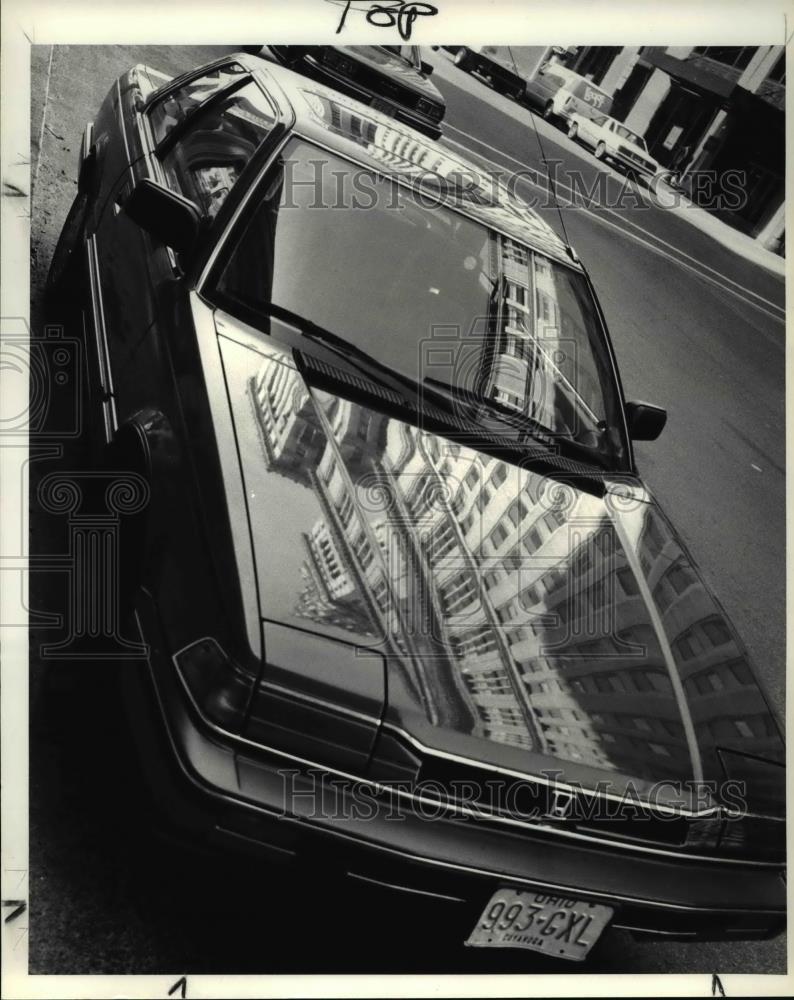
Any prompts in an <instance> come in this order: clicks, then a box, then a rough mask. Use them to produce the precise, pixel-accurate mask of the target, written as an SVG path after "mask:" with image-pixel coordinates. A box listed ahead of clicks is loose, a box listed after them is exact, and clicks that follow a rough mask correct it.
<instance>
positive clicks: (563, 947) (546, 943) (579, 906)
mask: <svg viewBox="0 0 794 1000" xmlns="http://www.w3.org/2000/svg"><path fill="white" fill-rule="evenodd" d="M613 912H614V911H613V909H612V907H611V906H602V905H601V904H600V903H585V902H582V901H581V900H578V899H564V898H562V897H561V896H551V895H548V894H547V893H542V892H523V891H522V892H519V891H517V890H515V889H499V890H498V891H497V892H495V893H494V894H493V896H491V899H490V901H489V903H488V905H487V906H486V907H485V909H484V910H483V912H482V916H481V917H480V919H479V920H478V921H477V925H476V927H475V928H474V930H473V931H472V932H471V935H470V936H469V939H468V941H466V944H467V945H469V946H470V947H473V948H526V949H528V950H529V951H539V952H542V953H543V954H544V955H548V956H550V957H552V958H567V959H571V960H572V961H574V962H580V961H581V960H582V959H583V958H584V957H585V956H586V955H587V953H588V952H589V951H590V949H591V948H592V947H593V945H594V944H595V943H596V941H597V940H598V938H599V937H600V935H601V932H602V931H603V930H604V928H605V927H606V926H607V924H608V923H609V921H610V920H611V919H612V914H613Z"/></svg>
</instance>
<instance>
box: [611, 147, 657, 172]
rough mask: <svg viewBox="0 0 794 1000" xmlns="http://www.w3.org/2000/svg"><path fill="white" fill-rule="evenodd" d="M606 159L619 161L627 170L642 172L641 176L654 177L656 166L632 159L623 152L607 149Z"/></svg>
mask: <svg viewBox="0 0 794 1000" xmlns="http://www.w3.org/2000/svg"><path fill="white" fill-rule="evenodd" d="M606 155H607V159H610V160H612V161H613V162H614V163H619V164H620V165H621V166H623V167H626V168H627V169H628V170H635V171H636V172H637V173H638V174H642V176H643V177H655V176H656V168H655V167H652V166H650V165H645V164H644V163H640V162H638V161H637V160H632V159H631V157H630V156H626V155H625V154H624V153H621V152H619V151H618V150H614V149H607V153H606Z"/></svg>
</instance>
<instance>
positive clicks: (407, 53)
mask: <svg viewBox="0 0 794 1000" xmlns="http://www.w3.org/2000/svg"><path fill="white" fill-rule="evenodd" d="M369 47H372V48H375V47H376V46H369ZM381 48H383V49H385V50H386V51H387V52H391V53H392V55H395V56H399V57H400V59H402V60H404V61H405V62H407V63H409V64H410V65H411V66H414V67H416V68H418V66H419V59H418V57H417V54H416V46H414V45H382V46H381Z"/></svg>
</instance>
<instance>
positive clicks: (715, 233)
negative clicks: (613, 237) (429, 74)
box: [424, 51, 786, 277]
mask: <svg viewBox="0 0 794 1000" xmlns="http://www.w3.org/2000/svg"><path fill="white" fill-rule="evenodd" d="M424 58H426V59H428V60H429V61H430V62H432V63H433V66H434V68H435V70H436V72H437V73H438V76H439V77H440V78H441V79H443V80H447V81H449V82H450V83H451V84H453V85H454V86H456V87H458V88H460V89H461V90H464V91H466V92H468V93H471V94H472V96H476V97H478V98H479V99H480V100H481V101H484V102H485V103H487V104H490V105H491V106H492V107H494V108H496V109H497V110H498V111H500V112H501V113H502V114H506V115H508V116H510V117H511V118H513V119H515V120H516V121H518V122H520V123H521V124H522V125H527V124H528V121H529V111H528V110H527V108H525V107H523V106H522V105H519V104H516V102H515V101H512V100H510V99H509V98H507V97H504V96H502V95H501V94H498V93H497V92H496V91H495V90H491V88H490V87H489V86H488V85H487V84H486V83H483V82H482V81H481V80H480V79H479V78H477V77H475V76H472V75H471V74H469V73H464V72H463V71H461V70H459V69H458V68H457V67H456V66H455V65H454V64H453V62H452V58H451V57H450V56H449V55H448V53H446V52H441V51H438V52H430V53H425V56H424ZM532 120H533V121H534V124H535V128H536V129H537V131H538V132H539V133H540V136H541V139H542V141H543V142H544V143H545V142H546V141H549V142H553V143H554V144H555V145H557V146H560V147H562V148H563V149H565V150H566V151H567V152H569V153H570V154H571V155H573V156H576V157H578V158H579V159H582V160H587V161H588V162H590V161H591V160H592V162H594V163H595V162H597V161H595V159H594V158H593V157H592V156H591V154H590V153H589V152H588V151H587V150H586V149H584V148H583V147H582V146H580V145H578V144H577V143H575V142H573V140H571V139H569V138H568V136H567V135H566V134H565V132H562V131H560V130H559V129H558V128H556V127H555V126H554V125H552V124H551V123H550V122H547V121H545V120H544V119H543V118H542V117H541V116H540V115H538V114H533V115H532ZM442 128H443V123H442ZM600 167H601V169H602V170H607V171H609V172H610V173H612V174H613V175H614V177H615V179H616V180H618V181H620V182H624V181H625V177H624V176H623V175H622V174H619V173H618V172H617V171H615V170H613V169H612V168H611V167H609V166H606V167H605V166H604V164H603V163H602V164H600ZM665 191H669V192H670V197H671V198H673V197H675V198H676V201H677V204H675V205H669V204H662V203H659V202H658V201H657V202H656V204H657V207H659V208H660V209H661V210H662V211H666V212H673V213H674V214H675V215H677V216H678V217H679V218H681V219H683V220H684V221H685V222H687V223H689V224H690V225H692V226H695V228H697V229H699V230H700V231H701V232H703V233H705V234H706V235H707V236H710V237H711V238H712V239H714V240H716V241H717V242H718V243H720V244H721V245H722V246H724V247H726V248H727V249H729V250H731V251H732V252H733V253H735V254H736V255H737V256H740V257H743V258H744V259H745V260H748V261H750V262H751V263H753V264H757V265H758V266H759V267H763V268H765V269H766V270H767V271H771V272H772V273H773V274H777V275H779V276H780V277H784V276H785V273H786V261H785V258H783V257H781V256H779V255H778V254H776V253H773V252H772V251H771V250H767V249H766V248H765V247H763V246H761V244H760V243H758V242H757V241H756V240H754V239H753V238H752V237H751V236H747V235H746V234H745V233H741V232H739V231H738V230H736V229H734V228H733V227H731V226H729V225H727V224H726V223H724V222H722V221H721V220H720V219H717V218H716V217H715V216H713V215H710V214H709V213H708V212H707V211H705V209H702V208H698V207H697V206H695V205H693V204H692V203H691V202H690V201H688V199H687V198H686V197H685V196H684V195H683V194H681V193H680V192H676V191H674V190H673V189H672V188H667V187H666V186H665Z"/></svg>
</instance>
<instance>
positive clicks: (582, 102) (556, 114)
mask: <svg viewBox="0 0 794 1000" xmlns="http://www.w3.org/2000/svg"><path fill="white" fill-rule="evenodd" d="M553 72H554V75H555V76H561V77H562V79H563V84H562V86H561V87H560V88H559V90H557V92H556V93H555V94H554V97H553V98H552V100H551V103H550V104H549V105H547V107H546V109H545V112H544V117H545V118H547V119H549V120H550V121H552V122H553V123H554V124H555V125H557V126H559V127H568V125H569V123H570V122H571V120H572V118H573V116H574V115H579V117H580V118H582V117H594V116H598V115H608V114H609V112H610V111H611V110H612V98H611V97H610V96H609V94H607V92H606V91H604V90H602V89H601V88H600V87H598V86H596V84H594V83H593V82H592V80H589V79H588V78H587V77H584V76H580V75H579V74H578V73H575V72H574V71H573V70H570V69H568V68H567V67H564V66H554V68H553Z"/></svg>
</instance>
